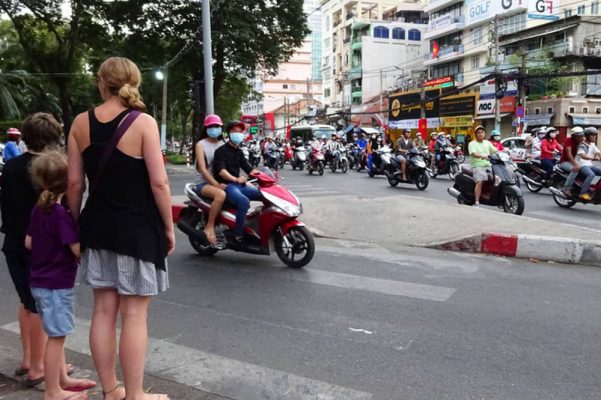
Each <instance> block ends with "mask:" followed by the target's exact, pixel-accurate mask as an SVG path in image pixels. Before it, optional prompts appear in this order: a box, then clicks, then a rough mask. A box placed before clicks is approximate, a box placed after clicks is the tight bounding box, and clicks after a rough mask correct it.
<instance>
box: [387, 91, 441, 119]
mask: <svg viewBox="0 0 601 400" xmlns="http://www.w3.org/2000/svg"><path fill="white" fill-rule="evenodd" d="M438 95H439V90H438V89H432V90H426V98H430V99H432V98H435V97H437V96H438ZM420 102H421V95H420V93H419V92H414V93H403V94H399V95H394V96H390V97H389V98H388V103H389V104H390V112H389V113H388V120H389V121H399V120H404V119H419V118H420V116H421V105H420ZM438 103H439V100H438V99H436V100H432V101H430V102H427V103H426V118H434V117H438Z"/></svg>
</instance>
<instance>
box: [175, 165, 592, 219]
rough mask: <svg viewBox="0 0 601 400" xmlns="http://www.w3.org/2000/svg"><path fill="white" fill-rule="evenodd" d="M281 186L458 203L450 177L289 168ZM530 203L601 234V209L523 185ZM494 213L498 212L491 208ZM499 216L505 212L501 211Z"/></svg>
mask: <svg viewBox="0 0 601 400" xmlns="http://www.w3.org/2000/svg"><path fill="white" fill-rule="evenodd" d="M280 175H281V178H282V180H281V183H282V184H283V185H285V186H287V187H288V188H289V189H291V190H292V191H293V192H294V193H295V194H296V195H297V196H298V197H299V198H300V199H301V201H302V199H303V198H305V197H322V196H337V195H340V196H345V195H353V196H365V197H384V196H394V195H395V194H396V193H399V194H403V195H409V196H418V197H426V198H433V199H437V200H444V201H448V202H450V203H456V201H457V200H455V199H454V198H453V197H451V196H450V195H449V194H448V193H447V189H448V188H449V187H451V186H452V181H451V180H450V178H449V177H448V176H442V177H437V178H436V179H431V180H430V185H429V186H428V188H427V189H426V190H425V191H423V192H420V191H419V190H417V189H416V187H415V185H407V184H400V185H399V186H398V187H396V188H392V187H390V185H388V181H387V180H386V178H385V177H383V176H377V177H374V178H369V177H368V176H367V174H366V173H365V172H362V173H358V172H356V171H349V172H348V173H346V174H342V173H341V172H336V173H332V172H330V171H329V170H326V172H325V174H324V175H323V176H318V175H316V174H314V175H309V174H308V173H307V172H306V171H298V170H297V171H292V169H291V168H290V166H289V165H286V166H285V167H284V169H282V170H280ZM191 180H193V174H192V173H191V172H190V173H188V174H185V173H179V174H172V175H171V176H170V181H171V189H172V193H173V194H174V195H180V194H182V193H183V187H184V184H185V183H187V182H189V181H191ZM522 188H523V190H524V199H525V203H526V210H525V212H524V215H525V216H528V217H532V218H540V219H545V220H551V221H557V222H564V223H569V224H574V225H580V226H584V227H588V228H593V229H597V230H601V206H595V205H583V204H577V205H576V206H574V207H573V208H572V209H562V208H560V207H559V206H557V205H556V204H555V202H554V201H553V197H552V196H551V194H550V192H549V191H547V190H546V189H543V190H542V191H540V192H539V193H530V192H528V190H527V189H526V188H525V186H524V185H522ZM490 209H491V210H498V209H496V208H493V207H491V208H490ZM498 212H502V211H501V210H498Z"/></svg>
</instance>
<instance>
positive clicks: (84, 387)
mask: <svg viewBox="0 0 601 400" xmlns="http://www.w3.org/2000/svg"><path fill="white" fill-rule="evenodd" d="M86 380H87V381H88V383H81V384H79V385H75V386H68V387H64V388H63V390H66V391H68V392H83V391H85V390H88V389H92V388H93V387H95V386H96V382H94V381H91V380H89V379H84V381H86Z"/></svg>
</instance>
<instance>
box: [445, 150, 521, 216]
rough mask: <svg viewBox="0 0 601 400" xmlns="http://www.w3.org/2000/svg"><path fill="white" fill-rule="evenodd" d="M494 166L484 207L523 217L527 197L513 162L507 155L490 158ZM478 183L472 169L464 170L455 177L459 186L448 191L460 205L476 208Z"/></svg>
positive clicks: (485, 186)
mask: <svg viewBox="0 0 601 400" xmlns="http://www.w3.org/2000/svg"><path fill="white" fill-rule="evenodd" d="M490 162H491V163H492V168H491V173H489V175H488V181H486V182H484V184H483V185H482V195H481V196H480V204H481V205H487V206H497V207H499V208H503V211H505V212H506V213H510V214H515V215H522V213H523V212H524V207H525V204H524V195H523V193H522V190H521V189H520V188H519V187H518V185H517V177H516V174H515V171H514V170H513V169H512V168H511V167H510V163H511V158H510V157H509V155H507V154H505V153H501V152H499V153H495V154H493V155H492V156H490ZM475 186H476V182H475V181H474V178H473V177H472V168H471V167H470V166H469V165H465V164H464V165H462V166H461V173H459V174H458V175H457V176H456V177H455V184H454V185H453V187H451V188H449V189H448V192H449V194H450V195H451V196H453V197H454V198H456V199H457V202H458V203H459V204H467V205H470V206H471V205H474V203H475V202H476V200H475V197H474V187H475Z"/></svg>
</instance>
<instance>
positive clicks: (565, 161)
mask: <svg viewBox="0 0 601 400" xmlns="http://www.w3.org/2000/svg"><path fill="white" fill-rule="evenodd" d="M570 133H571V136H570V137H569V138H567V139H566V140H565V142H564V143H563V151H562V152H561V158H560V159H559V166H560V167H561V169H563V170H564V171H570V174H569V175H568V178H567V179H566V183H565V185H564V187H563V192H564V193H565V194H566V196H568V197H571V196H572V186H574V182H575V181H576V177H577V176H578V174H579V173H580V162H579V161H578V159H577V157H576V153H577V152H578V146H580V143H582V141H583V140H584V129H582V127H580V126H575V127H573V128H572V129H571V130H570Z"/></svg>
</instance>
